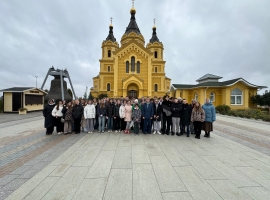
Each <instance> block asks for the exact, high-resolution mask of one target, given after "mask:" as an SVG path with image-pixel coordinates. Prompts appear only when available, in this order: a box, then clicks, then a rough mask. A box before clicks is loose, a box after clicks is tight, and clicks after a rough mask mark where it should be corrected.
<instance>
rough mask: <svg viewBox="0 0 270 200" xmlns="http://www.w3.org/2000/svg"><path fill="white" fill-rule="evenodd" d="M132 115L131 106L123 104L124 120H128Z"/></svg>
mask: <svg viewBox="0 0 270 200" xmlns="http://www.w3.org/2000/svg"><path fill="white" fill-rule="evenodd" d="M131 116H132V106H128V105H126V106H125V121H126V122H130V121H131Z"/></svg>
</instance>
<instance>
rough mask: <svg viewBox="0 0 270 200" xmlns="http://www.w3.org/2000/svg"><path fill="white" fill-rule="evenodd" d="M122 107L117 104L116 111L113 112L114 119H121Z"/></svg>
mask: <svg viewBox="0 0 270 200" xmlns="http://www.w3.org/2000/svg"><path fill="white" fill-rule="evenodd" d="M120 107H121V105H120V104H116V105H115V106H114V111H113V116H114V117H120V113H119V110H120Z"/></svg>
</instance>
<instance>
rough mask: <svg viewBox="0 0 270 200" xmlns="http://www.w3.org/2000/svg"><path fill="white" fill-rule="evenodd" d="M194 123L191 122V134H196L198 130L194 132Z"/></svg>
mask: <svg viewBox="0 0 270 200" xmlns="http://www.w3.org/2000/svg"><path fill="white" fill-rule="evenodd" d="M194 127H195V126H194V123H193V122H190V132H191V134H192V133H196V130H194Z"/></svg>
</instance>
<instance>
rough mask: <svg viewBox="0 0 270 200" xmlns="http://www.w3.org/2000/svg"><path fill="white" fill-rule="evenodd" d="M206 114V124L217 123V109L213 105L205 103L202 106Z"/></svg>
mask: <svg viewBox="0 0 270 200" xmlns="http://www.w3.org/2000/svg"><path fill="white" fill-rule="evenodd" d="M202 108H203V110H204V113H205V120H204V121H206V122H214V121H216V109H215V107H214V106H213V105H212V103H211V102H210V103H205V104H204V105H203V106H202Z"/></svg>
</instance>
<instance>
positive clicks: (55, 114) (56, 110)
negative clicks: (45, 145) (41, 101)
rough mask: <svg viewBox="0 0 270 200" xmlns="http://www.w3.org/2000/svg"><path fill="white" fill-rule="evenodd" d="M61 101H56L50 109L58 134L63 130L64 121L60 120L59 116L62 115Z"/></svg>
mask: <svg viewBox="0 0 270 200" xmlns="http://www.w3.org/2000/svg"><path fill="white" fill-rule="evenodd" d="M62 110H63V102H62V101H58V103H57V105H56V106H55V107H54V109H53V110H52V116H53V117H55V121H56V131H57V133H58V134H59V135H60V134H61V133H63V132H64V123H63V122H61V118H62V117H63V113H62Z"/></svg>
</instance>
